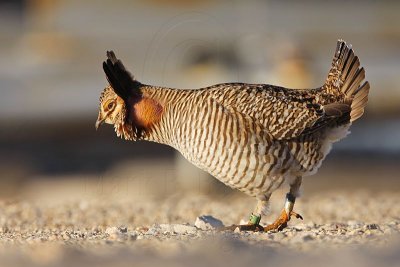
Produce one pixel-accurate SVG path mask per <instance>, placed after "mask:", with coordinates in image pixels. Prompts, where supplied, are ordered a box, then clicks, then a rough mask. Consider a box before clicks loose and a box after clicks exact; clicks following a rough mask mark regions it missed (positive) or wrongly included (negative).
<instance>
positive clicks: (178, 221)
mask: <svg viewBox="0 0 400 267" xmlns="http://www.w3.org/2000/svg"><path fill="white" fill-rule="evenodd" d="M64 189H65V188H64ZM43 190H44V191H46V192H47V194H46V193H43V194H42V193H37V194H38V195H35V196H26V197H24V198H20V199H17V200H12V201H11V200H3V201H1V202H0V214H1V216H0V248H1V256H0V265H2V266H27V265H29V266H35V265H37V266H42V265H44V266H74V265H76V266H79V265H85V264H95V265H96V266H133V265H139V266H141V265H143V266H144V265H148V264H150V265H152V266H155V265H162V266H169V265H171V266H172V265H182V266H186V265H187V264H188V263H190V265H193V266H197V265H199V266H200V265H201V266H204V265H206V264H214V265H224V266H225V265H226V264H229V265H231V266H241V265H247V266H248V265H249V264H261V263H262V264H263V265H274V266H277V265H278V266H285V265H287V264H294V263H295V264H296V265H297V266H306V265H310V263H313V264H317V263H320V264H324V266H339V265H340V266H342V265H343V264H346V263H349V262H351V263H352V264H353V265H357V264H358V265H360V266H373V265H374V264H377V263H379V264H382V262H384V263H385V265H388V266H389V265H391V264H393V266H396V263H398V261H399V260H400V256H399V255H398V252H399V251H400V242H399V240H400V239H399V232H400V218H399V214H400V207H399V206H398V205H397V203H399V201H400V195H399V194H396V193H393V192H392V193H379V194H378V195H371V193H369V192H347V193H346V192H342V193H339V192H331V193H326V192H325V193H320V194H318V193H317V194H312V195H311V196H308V197H307V196H305V197H302V198H300V199H299V200H298V202H297V203H296V206H295V210H296V211H297V212H299V213H300V214H302V215H303V217H304V221H301V220H296V219H292V221H290V223H289V227H288V228H286V229H285V230H283V231H281V232H269V233H251V232H228V231H225V232H219V231H216V230H212V229H211V230H201V229H199V228H197V227H196V226H195V221H196V218H197V217H198V216H200V215H211V216H213V217H214V218H216V219H219V220H221V221H223V223H224V224H225V225H230V224H233V223H238V222H240V220H241V219H246V218H247V216H248V214H249V213H250V212H251V210H252V209H253V207H254V205H255V201H254V200H253V199H251V198H247V197H245V196H243V195H242V194H222V195H217V196H215V195H214V196H211V195H205V196H204V195H203V196H200V195H195V194H190V193H188V194H185V195H173V196H170V197H167V198H152V197H143V195H141V196H140V197H129V198H127V197H118V195H120V192H119V193H118V192H117V193H114V194H111V193H110V194H108V193H107V194H102V195H97V196H91V197H87V196H86V197H82V196H81V197H77V196H76V195H74V194H72V193H71V194H69V195H68V194H67V195H63V197H59V198H57V201H55V200H53V199H52V198H47V197H48V196H51V195H52V194H53V195H54V194H55V195H57V194H58V192H57V191H56V190H53V192H50V191H51V190H49V189H48V188H47V189H46V188H45V189H43ZM37 191H38V190H37V189H35V192H37ZM283 200H284V191H280V192H278V193H277V194H276V195H275V196H274V198H273V199H272V205H271V216H270V217H267V218H264V219H263V221H262V223H264V224H265V223H268V222H270V221H272V219H273V218H275V216H277V215H278V213H279V211H280V209H281V208H282V205H283Z"/></svg>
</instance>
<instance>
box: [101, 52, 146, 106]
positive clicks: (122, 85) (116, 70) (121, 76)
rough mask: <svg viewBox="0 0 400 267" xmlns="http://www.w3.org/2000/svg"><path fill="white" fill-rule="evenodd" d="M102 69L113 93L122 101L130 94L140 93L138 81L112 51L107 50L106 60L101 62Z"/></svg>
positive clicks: (137, 94) (136, 94)
mask: <svg viewBox="0 0 400 267" xmlns="http://www.w3.org/2000/svg"><path fill="white" fill-rule="evenodd" d="M103 70H104V72H105V74H106V77H107V80H108V82H109V83H110V85H111V86H112V88H113V89H114V91H115V93H116V94H117V95H118V96H119V97H121V98H122V99H123V100H124V101H127V100H128V98H129V97H131V96H139V95H140V90H139V85H140V83H139V82H138V81H136V80H135V79H134V77H133V76H132V74H131V73H130V72H129V71H128V70H126V68H125V66H124V64H122V62H121V60H119V59H117V57H116V56H115V54H114V52H113V51H107V60H106V61H104V62H103Z"/></svg>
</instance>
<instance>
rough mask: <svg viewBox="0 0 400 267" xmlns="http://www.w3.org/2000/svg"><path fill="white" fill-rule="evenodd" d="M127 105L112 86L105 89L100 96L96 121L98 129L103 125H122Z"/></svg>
mask: <svg viewBox="0 0 400 267" xmlns="http://www.w3.org/2000/svg"><path fill="white" fill-rule="evenodd" d="M124 112H125V103H124V100H123V99H122V98H120V97H119V96H118V95H117V94H116V93H115V92H114V90H113V89H112V87H111V86H107V87H106V88H104V90H103V92H102V93H101V95H100V106H99V115H98V117H97V121H96V125H95V126H96V129H98V128H99V127H100V125H101V124H103V123H107V124H120V123H122V121H121V120H122V118H123V117H124Z"/></svg>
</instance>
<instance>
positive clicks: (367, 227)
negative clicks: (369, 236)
mask: <svg viewBox="0 0 400 267" xmlns="http://www.w3.org/2000/svg"><path fill="white" fill-rule="evenodd" d="M364 228H365V229H367V230H379V229H380V227H379V225H377V224H376V223H371V224H367V225H365V226H364Z"/></svg>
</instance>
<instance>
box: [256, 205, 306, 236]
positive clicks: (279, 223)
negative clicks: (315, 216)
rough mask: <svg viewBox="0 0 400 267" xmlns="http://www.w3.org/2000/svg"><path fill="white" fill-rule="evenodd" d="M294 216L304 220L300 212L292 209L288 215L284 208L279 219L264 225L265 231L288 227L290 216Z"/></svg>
mask: <svg viewBox="0 0 400 267" xmlns="http://www.w3.org/2000/svg"><path fill="white" fill-rule="evenodd" d="M292 216H294V217H296V218H297V219H301V220H303V217H302V216H301V215H300V214H298V213H296V212H294V211H291V212H290V214H289V215H288V214H287V213H286V211H285V210H283V211H282V212H281V215H280V216H279V217H278V219H276V220H275V221H274V222H273V223H272V224H270V225H267V226H266V227H264V231H265V232H268V231H271V230H278V231H282V230H283V229H285V228H286V227H287V223H288V221H290V218H291V217H292Z"/></svg>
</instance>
